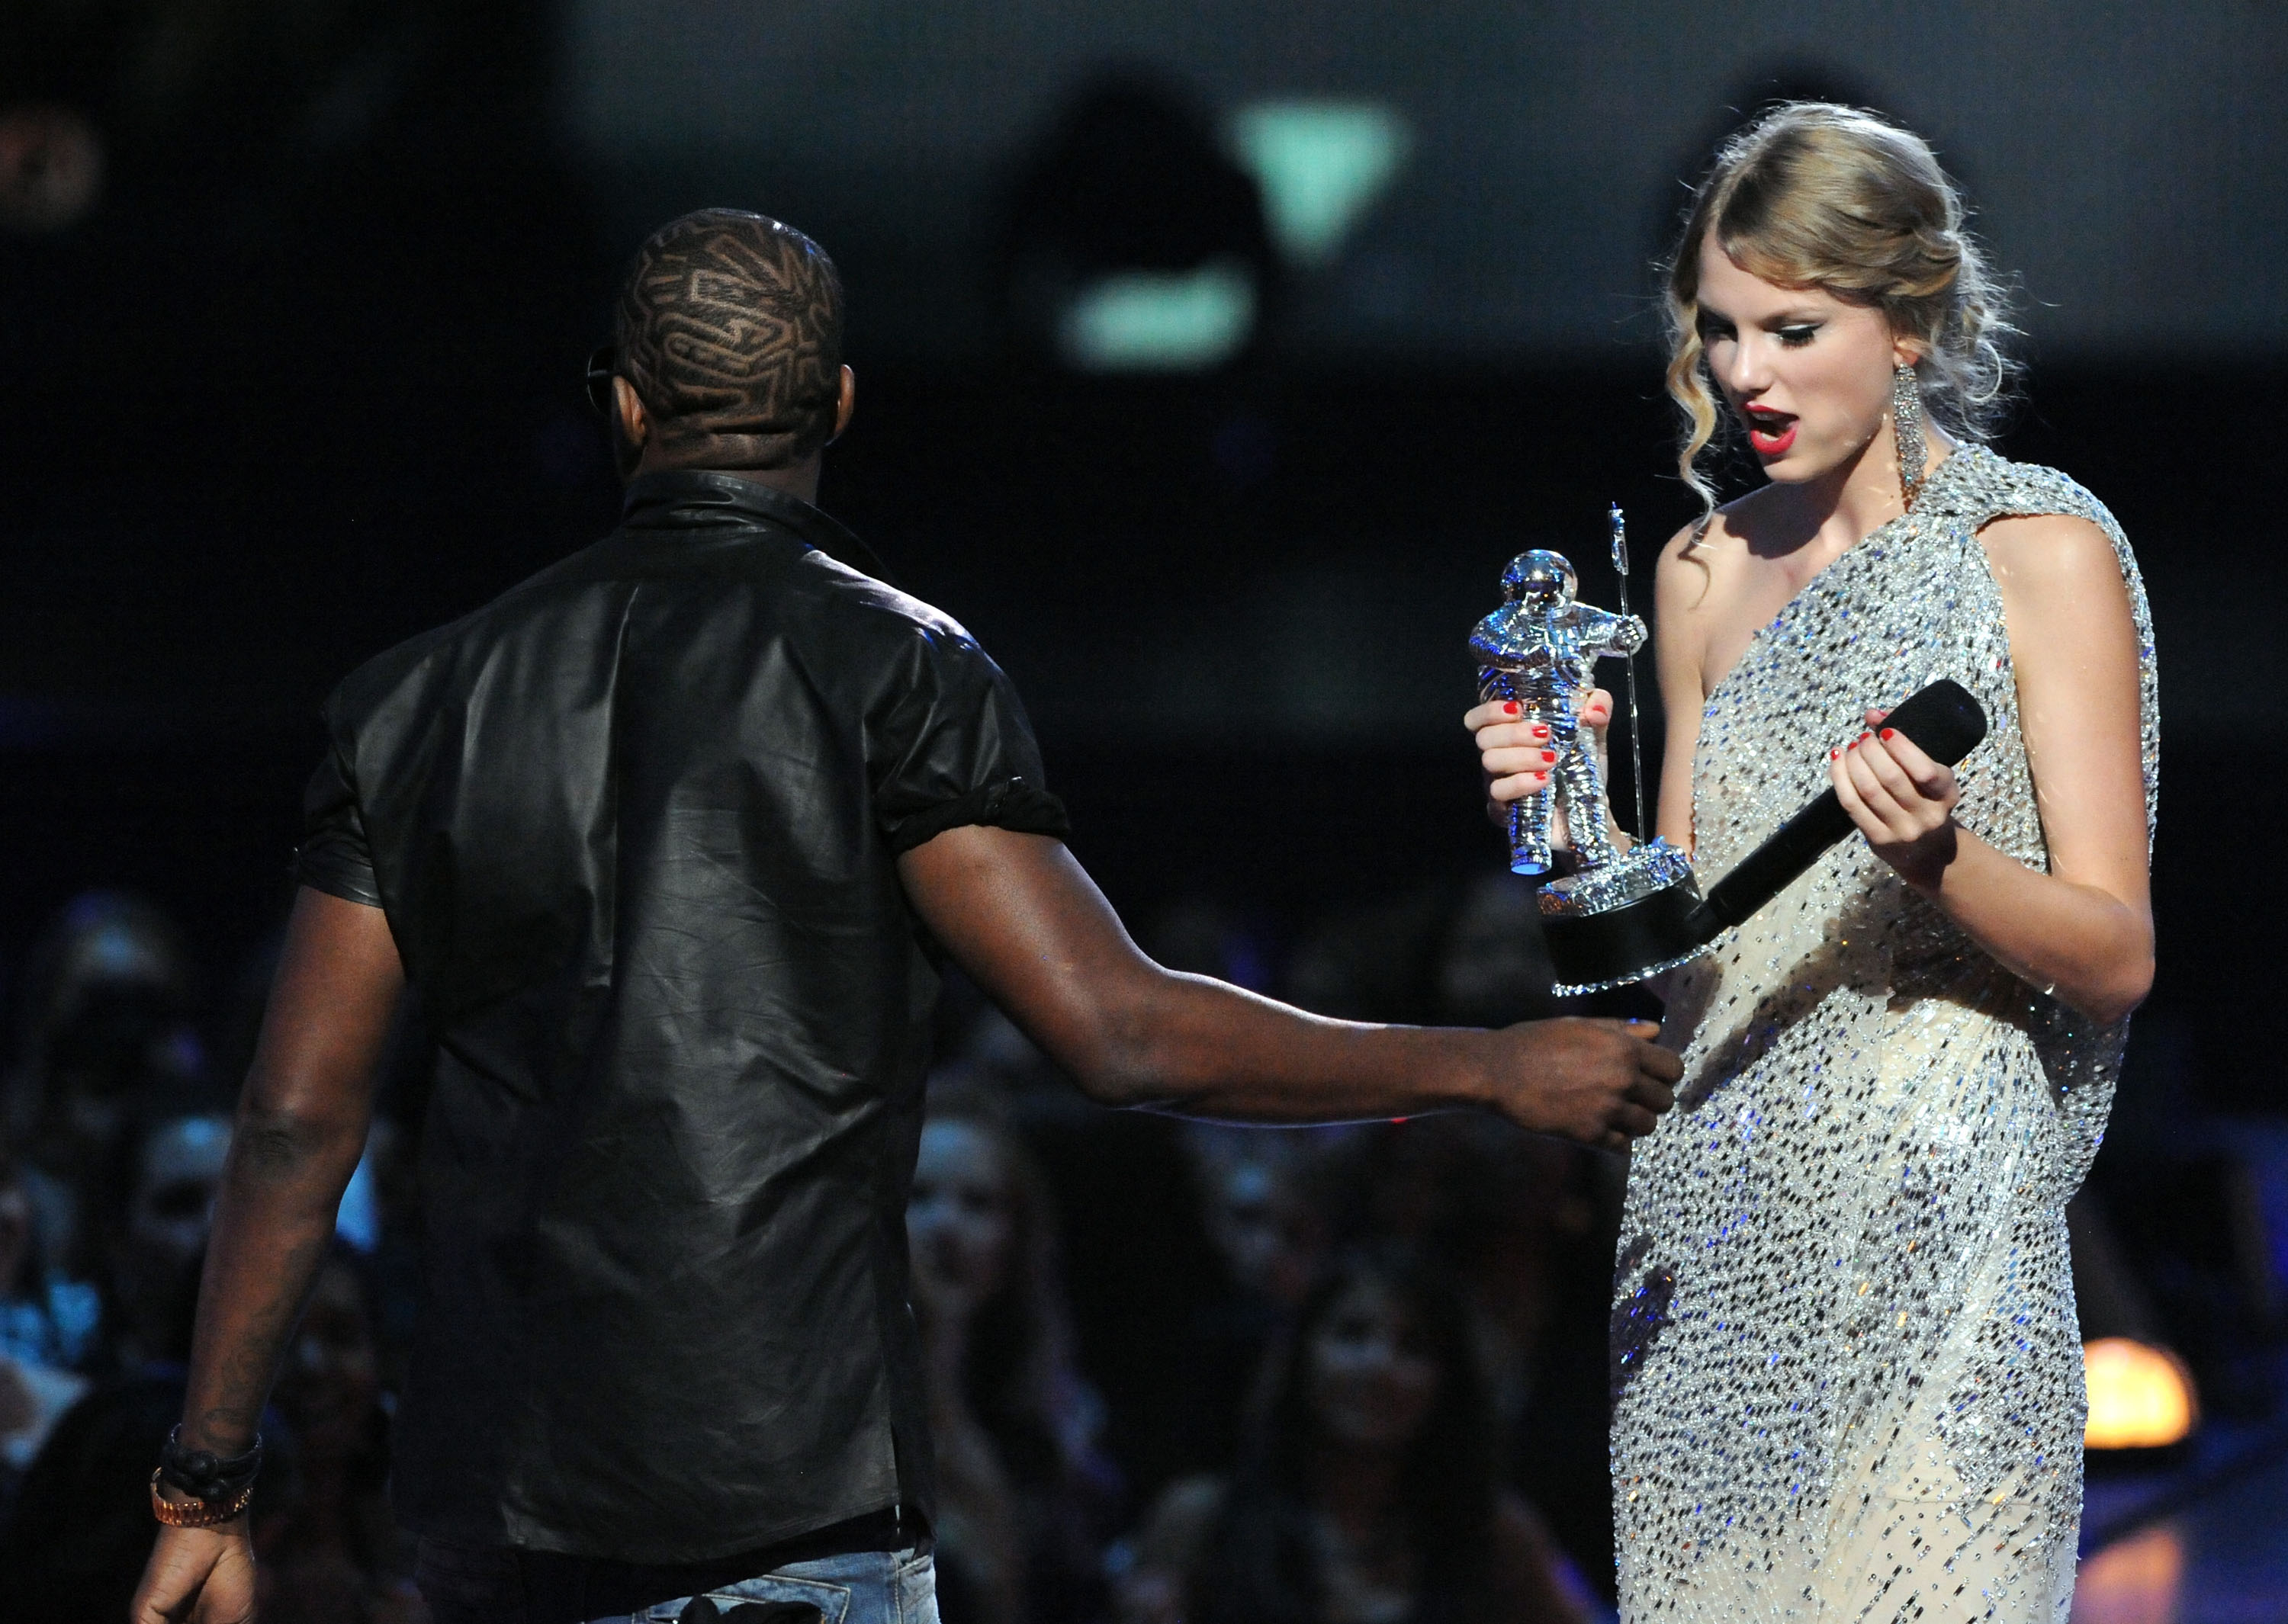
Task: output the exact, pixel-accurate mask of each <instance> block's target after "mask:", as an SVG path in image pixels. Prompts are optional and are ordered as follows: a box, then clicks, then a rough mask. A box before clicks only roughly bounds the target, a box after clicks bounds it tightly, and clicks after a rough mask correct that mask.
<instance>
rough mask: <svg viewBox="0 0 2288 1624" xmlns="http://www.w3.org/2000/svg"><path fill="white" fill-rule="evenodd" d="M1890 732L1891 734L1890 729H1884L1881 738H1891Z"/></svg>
mask: <svg viewBox="0 0 2288 1624" xmlns="http://www.w3.org/2000/svg"><path fill="white" fill-rule="evenodd" d="M1892 732H1893V730H1892V729H1890V728H1885V729H1884V730H1883V737H1885V738H1886V739H1887V738H1889V737H1890V736H1891V734H1892Z"/></svg>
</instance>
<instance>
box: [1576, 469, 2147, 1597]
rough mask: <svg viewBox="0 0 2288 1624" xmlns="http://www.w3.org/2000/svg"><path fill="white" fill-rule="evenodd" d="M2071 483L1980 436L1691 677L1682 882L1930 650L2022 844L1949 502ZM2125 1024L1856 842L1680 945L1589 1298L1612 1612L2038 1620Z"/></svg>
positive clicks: (2075, 1400) (1767, 810)
mask: <svg viewBox="0 0 2288 1624" xmlns="http://www.w3.org/2000/svg"><path fill="white" fill-rule="evenodd" d="M2036 513H2062V514H2071V515H2077V516H2079V517H2082V518H2085V519H2090V520H2092V521H2093V522H2094V523H2096V524H2097V525H2098V526H2099V527H2101V529H2103V531H2104V532H2105V534H2106V535H2108V536H2109V538H2110V539H2111V540H2112V542H2113V544H2114V548H2115V550H2116V552H2117V555H2118V558H2119V559H2120V564H2121V568H2122V572H2123V575H2124V577H2125V581H2126V583H2127V585H2128V588H2129V597H2130V603H2131V608H2132V614H2133V619H2134V622H2135V625H2136V630H2137V636H2138V641H2139V653H2140V668H2141V711H2142V743H2143V752H2144V762H2145V783H2146V795H2147V814H2148V820H2149V822H2148V827H2149V828H2150V818H2151V815H2152V811H2153V804H2154V803H2153V794H2154V787H2155V782H2156V776H2155V769H2156V762H2157V726H2156V707H2155V677H2154V662H2153V651H2152V630H2151V622H2150V619H2149V614H2148V612H2147V608H2146V603H2145V596H2144V590H2143V588H2142V585H2141V582H2140V579H2139V576H2138V573H2137V567H2136V563H2135V561H2134V559H2133V558H2132V557H2131V554H2130V551H2129V548H2128V544H2127V543H2126V541H2125V539H2124V538H2123V536H2122V534H2121V531H2120V529H2119V527H2118V526H2117V525H2116V524H2115V523H2114V521H2113V519H2112V517H2111V515H2109V513H2107V512H2106V511H2105V509H2104V508H2103V507H2102V506H2101V504H2100V503H2098V502H2097V501H2096V499H2095V498H2094V497H2093V496H2091V495H2089V494H2088V493H2087V492H2086V491H2085V490H2083V489H2082V488H2081V487H2079V486H2078V485H2076V484H2075V483H2074V482H2073V481H2071V480H2070V479H2066V478H2065V477H2064V476H2063V475H2061V474H2058V473H2054V472H2053V471H2049V470H2046V469H2040V468H2033V467H2027V466H2021V465H2019V464H2015V463H2009V462H2007V461H2006V460H2004V459H2003V458H2001V457H1999V456H1996V455H1994V454H1993V453H1991V452H1989V451H1987V450H1984V449H1983V448H1977V447H1965V448H1960V449H1958V450H1957V451H1955V452H1954V453H1953V454H1952V455H1951V456H1949V457H1948V458H1947V459H1946V460H1945V461H1944V462H1943V463H1941V464H1940V465H1939V466H1938V467H1937V468H1936V469H1935V470H1934V471H1933V472H1932V474H1931V476H1930V478H1929V479H1928V480H1927V482H1926V485H1925V487H1924V488H1923V489H1922V491H1921V492H1920V493H1919V495H1918V497H1917V500H1916V503H1915V506H1914V509H1913V511H1911V513H1910V514H1908V515H1907V516H1905V517H1903V518H1902V519H1896V520H1894V521H1893V522H1891V523H1890V524H1887V525H1885V526H1884V527H1881V528H1880V529H1879V530H1877V531H1875V532H1874V533H1873V534H1872V535H1869V536H1868V537H1867V538H1866V539H1865V540H1863V541H1862V542H1861V543H1858V544H1857V545H1856V546H1855V547H1853V548H1852V549H1851V550H1850V551H1847V552H1845V553H1844V554H1842V555H1841V556H1840V557H1839V558H1837V559H1836V560H1835V561H1834V562H1833V563H1832V564H1831V565H1829V566H1827V567H1826V568H1825V569H1824V570H1823V571H1822V572H1821V573H1820V574H1818V575H1817V576H1815V578H1814V579H1813V580H1812V582H1810V583H1809V584H1808V585H1807V587H1806V588H1805V589H1804V590H1802V591H1801V592H1800V593H1799V595H1798V596H1797V597H1796V598H1795V599H1794V600H1793V601H1792V602H1791V603H1790V604H1789V605H1788V606H1787V607H1786V609H1785V610H1784V611H1783V612H1782V614H1780V615H1779V617H1778V618H1777V619H1776V620H1775V621H1774V622H1772V623H1771V624H1770V625H1768V626H1767V627H1765V628H1764V629H1763V630H1761V631H1760V632H1759V633H1758V634H1757V635H1756V638H1755V639H1754V640H1753V641H1752V643H1751V644H1750V645H1749V647H1748V649H1747V651H1746V653H1745V654H1744V655H1743V656H1742V657H1741V659H1740V661H1739V662H1738V663H1737V664H1736V666H1735V667H1734V668H1733V669H1732V670H1731V671H1730V672H1729V673H1728V674H1727V675H1726V676H1725V677H1724V678H1723V680H1722V681H1721V682H1720V683H1719V684H1718V685H1717V687H1716V689H1715V691H1714V692H1713V693H1711V694H1710V695H1709V696H1708V700H1707V703H1706V708H1705V710H1704V715H1703V719H1702V723H1701V730H1700V736H1699V748H1698V750H1697V753H1696V761H1695V769H1694V776H1693V803H1694V817H1695V837H1696V857H1695V867H1696V869H1697V870H1698V871H1699V873H1700V875H1701V876H1702V883H1703V884H1706V883H1708V882H1709V881H1710V880H1711V879H1712V878H1713V877H1715V876H1719V875H1722V874H1723V873H1724V872H1725V871H1726V870H1727V869H1728V868H1729V867H1731V865H1732V864H1733V863H1734V862H1736V860H1738V859H1740V858H1741V857H1743V856H1744V855H1745V854H1746V853H1747V852H1749V851H1750V850H1752V848H1753V847H1754V846H1755V845H1756V844H1758V843H1759V842H1760V841H1761V840H1762V839H1763V838H1764V836H1766V835H1768V834H1769V833H1770V832H1771V831H1772V830H1773V829H1774V828H1776V827H1777V826H1778V825H1779V824H1780V822H1781V821H1782V820H1784V819H1785V818H1786V817H1788V816H1789V815H1790V814H1791V813H1792V812H1794V811H1796V809H1797V808H1799V806H1801V805H1802V804H1803V803H1804V802H1805V801H1807V800H1808V799H1809V798H1810V797H1811V796H1813V795H1815V793H1817V792H1818V791H1819V790H1820V789H1821V788H1823V787H1824V786H1825V784H1826V781H1827V769H1828V751H1829V750H1830V749H1832V748H1833V747H1834V746H1835V745H1836V744H1838V743H1839V742H1841V741H1844V740H1846V739H1847V738H1849V737H1851V736H1852V735H1853V734H1854V733H1855V732H1856V731H1857V730H1858V728H1859V727H1860V726H1862V725H1863V723H1862V720H1861V718H1862V716H1863V710H1864V708H1865V707H1866V706H1868V705H1870V704H1882V705H1889V704H1895V703H1896V702H1897V701H1899V700H1901V699H1902V698H1903V697H1905V696H1906V695H1907V694H1908V693H1911V692H1912V691H1913V690H1915V689H1916V688H1919V687H1920V686H1921V685H1923V684H1924V683H1926V682H1927V681H1930V680H1932V679H1933V678H1935V677H1952V678H1954V679H1955V680H1956V681H1957V682H1959V683H1961V684H1962V685H1965V686H1966V687H1967V688H1969V689H1970V691H1971V692H1972V693H1974V694H1976V695H1977V696H1978V699H1979V701H1980V702H1981V703H1982V705H1983V706H1984V707H1985V708H1986V711H1987V715H1988V717H1989V720H1990V732H1989V733H1988V736H1987V738H1986V740H1985V741H1984V742H1983V743H1982V744H1981V745H1980V746H1979V748H1978V749H1976V750H1974V752H1973V753H1972V754H1971V755H1970V756H1969V757H1967V758H1966V759H1965V760H1964V761H1963V762H1962V764H1960V766H1959V767H1958V769H1957V778H1958V782H1959V784H1960V786H1961V791H1962V797H1961V802H1960V804H1959V805H1958V808H1957V812H1956V816H1957V819H1958V822H1959V823H1960V824H1961V826H1962V827H1963V828H1966V829H1968V830H1970V831H1972V832H1973V833H1975V834H1976V835H1978V836H1982V838H1984V839H1985V840H1986V841H1988V842H1989V843H1990V844H1993V845H1994V846H1996V847H1998V849H2000V850H2001V851H2003V852H2006V853H2008V854H2009V855H2011V856H2013V857H2015V858H2017V859H2018V860H2021V861H2022V862H2025V863H2027V864H2029V865H2030V866H2032V867H2046V863H2047V857H2046V848H2045V845H2044V842H2043V836H2042V828H2041V822H2040V819H2039V817H2038V812H2037V810H2036V801H2035V796H2034V787H2033V782H2032V779H2031V775H2030V772H2029V768H2028V764H2027V757H2026V747H2025V741H2024V738H2023V736H2022V734H2021V733H2020V731H2019V718H2018V704H2017V690H2016V683H2015V677H2014V670H2013V667H2012V662H2011V655H2010V646H2009V638H2008V631H2007V628H2006V625H2005V623H2004V620H2003V612H2002V602H2001V597H2000V593H1999V590H1998V587H1997V586H1996V584H1995V581H1994V578H1993V575H1992V574H1991V572H1990V568H1989V566H1988V564H1987V560H1986V556H1985V551H1984V549H1983V546H1982V543H1980V541H1979V539H1978V534H1977V533H1978V530H1979V529H1980V527H1982V526H1983V525H1984V524H1986V523H1987V522H1988V521H1990V520H1991V519H1996V518H1998V517H2002V516H2006V515H2012V514H2036ZM2125 1033H2126V1024H2125V1023H2123V1024H2120V1025H2117V1026H2110V1027H2101V1026H2096V1025H2095V1024H2094V1023H2092V1022H2090V1021H2088V1020H2086V1019H2085V1018H2082V1017H2080V1016H2078V1015H2077V1014H2075V1013H2074V1012H2072V1011H2071V1010H2067V1009H2066V1008H2065V1007H2064V1006H2063V1005H2062V1004H2060V1003H2059V1002H2056V1001H2055V1000H2054V999H2053V998H2050V997H2047V996H2046V995H2044V994H2042V993H2040V992H2038V991H2036V990H2035V989H2032V988H2030V987H2028V986H2026V985H2025V984H2024V983H2022V982H2021V981H2020V980H2018V979H2017V978H2015V977H2014V976H2013V975H2012V974H2011V973H2010V972H2009V971H2007V970H2004V969H2003V968H2002V967H2001V966H2000V965H1999V964H1998V963H1996V962H1995V961H1994V960H1993V959H1992V958H1991V957H1990V956H1989V955H1987V954H1986V953H1985V952H1984V951H1983V950H1982V949H1981V948H1979V947H1977V946H1976V945H1974V943H1972V942H1971V941H1970V940H1969V939H1967V938H1966V936H1964V935H1963V934H1962V932H1961V931H1959V930H1958V929H1957V928H1956V927H1955V926H1954V925H1953V923H1951V922H1950V921H1949V920H1948V919H1947V918H1946V917H1945V916H1944V915H1942V913H1941V912H1940V911H1939V910H1938V908H1937V907H1935V906H1934V905H1933V904H1932V903H1930V902H1928V901H1927V900H1926V899H1924V898H1922V897H1921V896H1919V894H1917V893H1916V892H1914V891H1912V890H1911V889H1910V888H1909V887H1907V886H1906V885H1905V884H1904V883H1903V882H1902V881H1901V880H1900V879H1899V878H1898V876H1897V875H1895V873H1894V872H1893V871H1892V870H1891V869H1890V868H1889V867H1887V866H1886V865H1884V864H1883V863H1882V862H1881V860H1879V859H1878V858H1876V857H1875V856H1874V854H1873V853H1872V852H1871V851H1870V850H1869V849H1868V846H1867V844H1866V843H1865V842H1864V841H1863V840H1862V839H1860V838H1858V837H1857V836H1853V837H1852V838H1850V839H1848V840H1847V841H1846V842H1844V843H1843V844H1840V845H1839V846H1837V847H1836V848H1835V849H1834V850H1833V851H1832V852H1830V853H1829V854H1828V855H1827V856H1826V857H1825V858H1824V859H1823V860H1822V861H1821V862H1819V863H1818V864H1817V865H1815V867H1813V869H1812V870H1811V871H1810V872H1809V873H1807V875H1804V876H1803V877H1802V878H1800V879H1799V880H1798V881H1797V882H1796V883H1794V884H1793V885H1791V886H1790V887H1789V888H1788V889H1787V890H1786V891H1784V892H1782V893H1781V895H1780V896H1779V897H1778V898H1776V899H1775V900H1774V901H1773V902H1772V903H1771V904H1770V905H1768V907H1766V908H1765V909H1764V910H1763V911H1762V912H1761V913H1760V914H1759V915H1756V916H1755V917H1754V918H1752V919H1751V920H1749V921H1748V922H1747V923H1745V924H1744V925H1743V926H1742V927H1740V929H1739V930H1738V931H1736V932H1735V933H1734V934H1733V935H1732V936H1731V937H1730V938H1729V939H1727V940H1726V941H1724V942H1722V943H1721V944H1720V945H1719V947H1718V949H1717V951H1716V952H1715V953H1714V954H1713V955H1711V956H1709V957H1708V958H1705V959H1703V960H1701V961H1699V962H1697V963H1694V964H1692V965H1690V966H1688V967H1687V968H1686V969H1685V970H1682V971H1680V972H1679V973H1678V977H1677V978H1676V980H1675V982H1674V983H1673V985H1672V996H1671V1002H1670V1004H1669V1010H1668V1021H1667V1036H1666V1038H1665V1039H1664V1041H1665V1042H1672V1043H1676V1044H1679V1045H1680V1047H1681V1050H1682V1054H1683V1058H1684V1065H1685V1078H1684V1082H1683V1084H1682V1085H1681V1087H1680V1092H1679V1100H1678V1105H1677V1108H1676V1110H1675V1112H1674V1113H1672V1115H1671V1116H1670V1117H1669V1118H1668V1119H1667V1120H1666V1121H1664V1123H1663V1124H1662V1126H1661V1127H1660V1129H1658V1130H1657V1131H1656V1132H1655V1133H1654V1134H1653V1135H1652V1136H1651V1137H1648V1138H1647V1139H1645V1140H1643V1141H1641V1143H1640V1144H1639V1145H1637V1147H1636V1149H1635V1151H1634V1153H1633V1158H1632V1164H1631V1168H1630V1176H1629V1192H1628V1200H1627V1209H1626V1215H1625V1219H1624V1224H1623V1229H1622V1247H1621V1257H1620V1266H1619V1271H1618V1274H1617V1281H1616V1294H1615V1309H1614V1322H1613V1380H1614V1398H1615V1410H1614V1431H1613V1470H1614V1489H1615V1496H1616V1503H1617V1533H1618V1538H1619V1549H1620V1565H1621V1581H1622V1604H1623V1613H1624V1617H1625V1618H1627V1619H1629V1620H1653V1619H1661V1620H1666V1619H1679V1620H1683V1619H1689V1620H1808V1619H1850V1620H1893V1619H1913V1618H1927V1619H1941V1618H1943V1619H1948V1620H1956V1619H2008V1620H2047V1619H2052V1618H2056V1619H2060V1620H2062V1618H2063V1616H2064V1613H2063V1609H2064V1607H2065V1606H2066V1604H2067V1603H2068V1601H2069V1600H2070V1595H2071V1587H2072V1573H2073V1562H2074V1547H2075V1535H2076V1530H2077V1525H2078V1521H2079V1516H2080V1503H2081V1502H2080V1494H2081V1430H2082V1423H2083V1414H2084V1404H2083V1395H2082V1386H2081V1361H2080V1340H2079V1335H2078V1328H2077V1323H2076V1317H2075V1310H2074V1303H2073V1295H2072V1284H2071V1277H2070V1268H2069V1262H2068V1256H2067V1249H2066V1237H2065V1221H2064V1208H2065V1203H2066V1200H2067V1199H2068V1198H2069V1197H2070V1196H2071V1194H2072V1193H2073V1192H2074V1191H2075V1189H2076V1188H2077V1186H2078V1185H2079V1184H2080V1183H2081V1180H2082V1177H2083V1175H2084V1174H2085V1172H2086V1171H2087V1168H2088V1166H2089V1162H2090V1159H2091V1157H2092V1156H2093V1154H2094V1153H2095V1152H2096V1148H2097V1144H2098V1140H2099V1138H2100V1137H2101V1133H2102V1131H2103V1128H2104V1123H2105V1118H2106V1113H2107V1111H2108V1109H2109V1105H2110V1103H2111V1098H2112V1090H2113V1078H2114V1072H2115V1068H2116V1066H2117V1063H2118V1060H2119V1057H2120V1053H2121V1047H2122V1042H2123V1040H2124V1037H2125Z"/></svg>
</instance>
